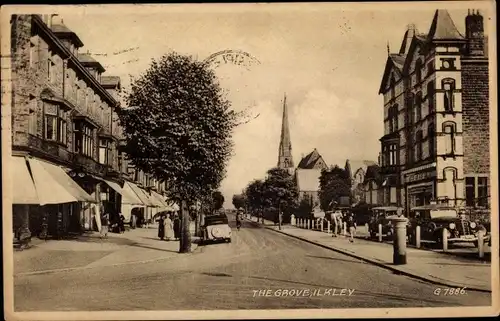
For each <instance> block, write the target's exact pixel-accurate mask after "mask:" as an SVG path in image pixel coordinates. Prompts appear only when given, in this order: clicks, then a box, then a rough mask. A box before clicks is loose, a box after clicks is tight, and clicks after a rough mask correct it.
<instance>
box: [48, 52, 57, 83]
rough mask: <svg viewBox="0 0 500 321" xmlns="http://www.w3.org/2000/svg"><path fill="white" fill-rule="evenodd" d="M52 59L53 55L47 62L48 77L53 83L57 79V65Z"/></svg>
mask: <svg viewBox="0 0 500 321" xmlns="http://www.w3.org/2000/svg"><path fill="white" fill-rule="evenodd" d="M49 55H50V54H49ZM52 59H53V58H52V57H51V58H49V60H48V62H47V77H48V79H49V82H52V83H53V82H55V81H56V65H55V63H54V61H53V60H52Z"/></svg>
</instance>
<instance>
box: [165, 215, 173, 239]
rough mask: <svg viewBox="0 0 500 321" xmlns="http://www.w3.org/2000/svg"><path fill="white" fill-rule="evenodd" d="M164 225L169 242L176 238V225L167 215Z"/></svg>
mask: <svg viewBox="0 0 500 321" xmlns="http://www.w3.org/2000/svg"><path fill="white" fill-rule="evenodd" d="M163 225H164V228H165V239H166V240H167V241H170V239H171V238H173V237H174V225H173V222H172V220H171V219H170V215H167V217H166V218H165V220H164V221H163Z"/></svg>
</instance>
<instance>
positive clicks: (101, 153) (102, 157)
mask: <svg viewBox="0 0 500 321" xmlns="http://www.w3.org/2000/svg"><path fill="white" fill-rule="evenodd" d="M99 163H101V164H106V148H105V147H100V148H99Z"/></svg>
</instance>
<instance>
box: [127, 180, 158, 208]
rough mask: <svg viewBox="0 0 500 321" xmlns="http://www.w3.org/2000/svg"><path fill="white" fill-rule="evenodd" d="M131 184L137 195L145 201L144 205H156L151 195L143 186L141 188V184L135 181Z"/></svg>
mask: <svg viewBox="0 0 500 321" xmlns="http://www.w3.org/2000/svg"><path fill="white" fill-rule="evenodd" d="M129 184H130V187H132V190H133V191H134V192H135V194H136V195H137V197H139V199H140V200H141V201H142V203H144V205H146V206H153V207H154V206H155V204H154V203H153V202H152V201H151V200H150V199H149V195H147V193H146V192H145V191H144V190H143V189H142V188H140V187H139V186H137V185H136V184H134V183H129Z"/></svg>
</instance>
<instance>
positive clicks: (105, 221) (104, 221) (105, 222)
mask: <svg viewBox="0 0 500 321" xmlns="http://www.w3.org/2000/svg"><path fill="white" fill-rule="evenodd" d="M108 231H109V214H108V213H107V212H105V213H104V214H103V215H102V218H101V238H106V239H107V238H108Z"/></svg>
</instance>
